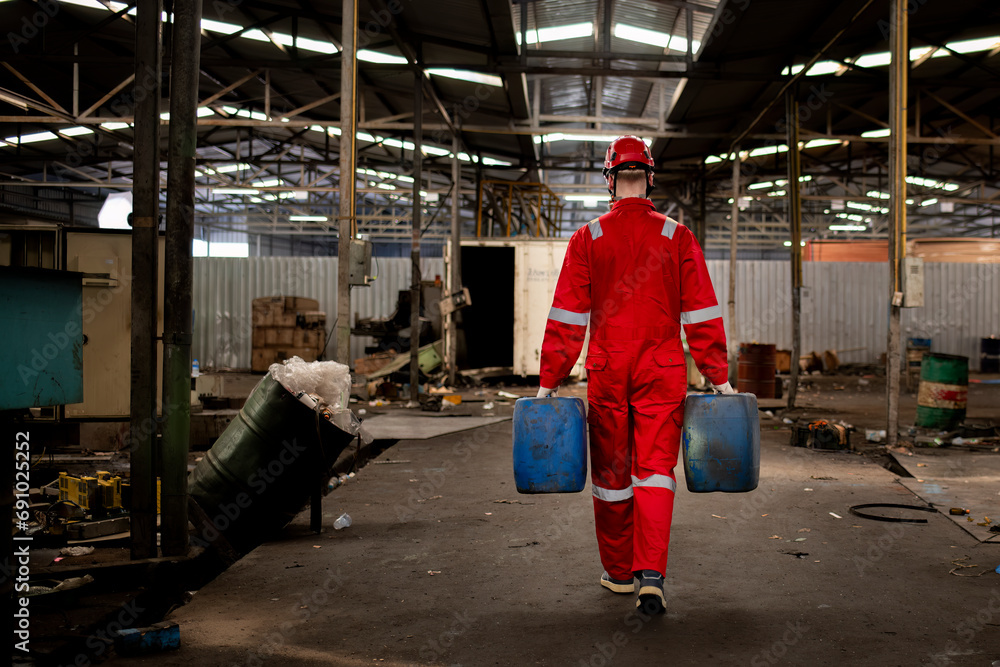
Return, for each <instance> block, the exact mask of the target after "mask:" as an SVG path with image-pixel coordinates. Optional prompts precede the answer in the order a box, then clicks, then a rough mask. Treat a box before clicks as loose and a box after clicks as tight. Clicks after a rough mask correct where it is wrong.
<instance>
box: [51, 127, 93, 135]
mask: <svg viewBox="0 0 1000 667" xmlns="http://www.w3.org/2000/svg"><path fill="white" fill-rule="evenodd" d="M56 132H58V133H59V134H61V135H63V136H64V137H79V136H80V135H83V134H93V133H94V131H93V130H92V129H90V128H89V127H67V128H64V129H62V130H56Z"/></svg>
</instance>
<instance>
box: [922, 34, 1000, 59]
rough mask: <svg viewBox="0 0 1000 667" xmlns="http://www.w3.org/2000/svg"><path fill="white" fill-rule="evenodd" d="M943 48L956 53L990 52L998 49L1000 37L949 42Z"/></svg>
mask: <svg viewBox="0 0 1000 667" xmlns="http://www.w3.org/2000/svg"><path fill="white" fill-rule="evenodd" d="M945 46H947V47H948V48H949V49H951V50H952V51H954V52H956V53H975V52H976V51H992V50H993V49H996V48H1000V36H998V35H994V36H993V37H981V38H979V39H965V40H961V41H958V42H949V43H948V44H945ZM935 55H936V54H935Z"/></svg>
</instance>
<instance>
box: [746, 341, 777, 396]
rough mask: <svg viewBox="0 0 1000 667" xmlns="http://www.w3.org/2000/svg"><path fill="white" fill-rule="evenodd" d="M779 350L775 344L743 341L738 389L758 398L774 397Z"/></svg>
mask: <svg viewBox="0 0 1000 667" xmlns="http://www.w3.org/2000/svg"><path fill="white" fill-rule="evenodd" d="M777 363H778V351H777V349H776V346H774V345H758V344H757V343H741V344H740V358H739V372H738V374H737V380H736V388H737V389H736V390H737V391H738V392H740V393H741V394H753V395H754V396H756V397H757V398H774V388H775V387H774V374H775V371H776V370H777Z"/></svg>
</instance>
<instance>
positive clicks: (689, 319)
mask: <svg viewBox="0 0 1000 667" xmlns="http://www.w3.org/2000/svg"><path fill="white" fill-rule="evenodd" d="M717 317H722V306H710V307H708V308H702V309H701V310H689V311H687V312H686V313H681V324H698V323H699V322H708V321H709V320H714V319H715V318H717Z"/></svg>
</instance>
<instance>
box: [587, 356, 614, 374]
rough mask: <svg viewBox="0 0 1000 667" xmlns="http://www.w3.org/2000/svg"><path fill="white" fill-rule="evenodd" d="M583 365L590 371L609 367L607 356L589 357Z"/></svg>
mask: <svg viewBox="0 0 1000 667" xmlns="http://www.w3.org/2000/svg"><path fill="white" fill-rule="evenodd" d="M583 367H584V368H585V369H587V370H588V371H603V370H604V369H605V368H607V367H608V358H607V357H587V361H585V362H584V364H583Z"/></svg>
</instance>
